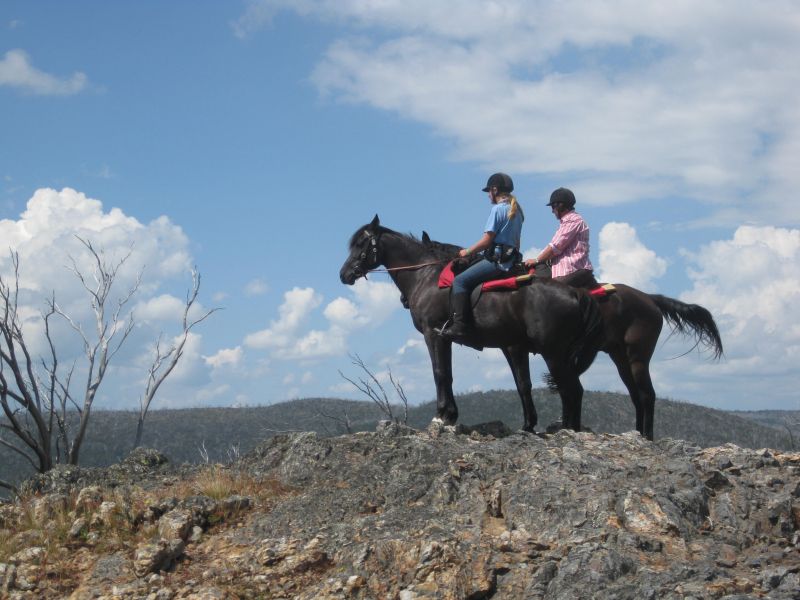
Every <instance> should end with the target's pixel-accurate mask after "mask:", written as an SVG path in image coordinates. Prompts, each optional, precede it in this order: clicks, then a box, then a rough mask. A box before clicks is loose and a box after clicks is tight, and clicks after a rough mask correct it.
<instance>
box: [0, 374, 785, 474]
mask: <svg viewBox="0 0 800 600" xmlns="http://www.w3.org/2000/svg"><path fill="white" fill-rule="evenodd" d="M456 402H457V403H458V408H459V411H460V417H459V423H463V424H467V425H470V424H476V423H486V422H489V421H498V420H499V421H503V422H504V423H506V424H507V425H508V426H509V427H511V428H512V429H516V428H518V427H520V426H521V424H522V409H521V406H520V402H519V398H518V397H517V393H516V392H515V391H512V390H491V391H487V392H475V393H468V394H462V395H459V396H457V398H456ZM534 402H535V403H536V410H537V411H538V414H539V424H538V426H537V431H544V429H545V428H546V427H547V425H548V424H550V423H552V422H554V421H556V420H557V419H558V417H559V416H560V413H561V401H560V399H559V398H558V396H557V395H556V394H553V393H551V392H549V391H547V390H545V389H537V390H535V391H534ZM435 410H436V409H435V402H427V403H425V404H422V405H419V406H409V415H408V424H409V425H411V426H412V427H415V428H424V427H426V426H427V425H428V424H429V423H430V420H431V418H432V417H433V415H434V414H435ZM764 412H765V413H768V415H769V416H768V418H767V416H765V415H763V414H761V413H746V412H737V413H733V412H727V411H721V410H716V409H712V408H706V407H703V406H698V405H695V404H689V403H686V402H677V401H673V400H664V399H659V400H658V401H657V402H656V417H655V437H656V439H660V438H667V437H668V438H675V439H684V440H687V441H689V442H691V443H693V444H696V445H698V446H701V447H711V446H719V445H722V444H725V443H732V444H736V445H737V446H741V447H745V448H774V449H779V450H790V449H792V444H793V439H792V436H790V435H789V432H788V431H787V430H786V428H785V427H784V426H782V425H781V423H782V422H795V423H796V422H798V421H799V420H800V419H798V417H800V413H798V411H764ZM402 414H403V409H402V407H399V406H398V407H396V409H395V416H397V417H401V418H402ZM385 418H386V417H385V416H384V415H383V413H381V411H380V410H379V409H378V408H377V407H376V406H375V405H374V404H373V403H371V402H369V401H356V400H342V399H336V398H304V399H299V400H291V401H287V402H281V403H278V404H272V405H269V406H257V407H241V408H194V409H179V410H178V409H173V410H155V411H152V412H151V413H150V416H149V417H148V421H147V427H146V429H145V435H144V440H143V445H144V446H145V447H150V448H156V449H157V450H159V451H161V452H163V453H164V454H165V455H167V456H168V457H169V458H170V460H171V461H172V462H174V463H180V462H191V463H197V462H201V460H202V458H201V455H202V453H203V452H205V453H207V456H208V459H209V460H210V461H211V462H223V463H224V462H229V460H230V459H231V458H232V457H234V456H235V455H236V454H237V453H238V454H244V453H245V452H248V451H250V450H252V449H253V448H254V447H255V446H256V445H257V444H258V443H259V442H261V441H263V440H264V439H265V438H269V437H271V436H273V435H275V434H277V433H282V432H291V431H316V432H317V433H319V434H321V435H328V436H333V435H340V434H343V433H346V432H347V426H346V424H345V423H346V422H347V421H348V420H349V427H350V430H351V431H354V432H355V431H372V430H374V429H375V426H376V424H377V422H378V421H379V420H381V419H385ZM583 426H584V428H589V429H591V430H592V431H594V432H596V433H600V432H607V433H622V432H625V431H630V430H633V429H634V428H635V413H634V409H633V405H632V404H631V401H630V399H629V398H628V396H626V395H623V394H618V393H610V392H591V391H588V392H586V393H585V395H584V401H583ZM135 429H136V414H135V413H133V412H130V411H103V410H96V411H95V412H94V414H93V417H92V421H91V423H90V426H89V431H88V434H87V438H86V442H85V443H84V447H83V452H82V454H81V458H82V461H81V465H82V466H106V465H109V464H111V463H114V462H117V461H119V460H121V459H122V458H123V457H125V456H126V455H127V454H128V453H129V452H130V450H131V445H132V443H133V438H134V433H135ZM798 440H800V434H798V432H795V433H794V442H795V443H796V442H797V441H798ZM28 474H29V470H26V465H25V463H24V462H23V461H22V460H21V459H20V458H19V457H17V456H16V455H14V454H13V453H11V452H10V451H8V450H5V449H0V479H6V480H12V481H19V480H20V478H21V476H27V475H28Z"/></svg>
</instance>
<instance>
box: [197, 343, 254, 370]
mask: <svg viewBox="0 0 800 600" xmlns="http://www.w3.org/2000/svg"><path fill="white" fill-rule="evenodd" d="M243 356H244V351H243V350H242V347H241V346H236V347H235V348H223V349H221V350H219V351H218V352H217V353H216V354H212V355H211V356H204V357H203V359H204V360H205V361H206V364H207V365H209V366H211V367H212V368H214V369H218V368H220V367H223V366H226V365H231V366H236V365H238V364H239V363H240V362H241V360H242V357H243Z"/></svg>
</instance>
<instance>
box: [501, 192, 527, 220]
mask: <svg viewBox="0 0 800 600" xmlns="http://www.w3.org/2000/svg"><path fill="white" fill-rule="evenodd" d="M498 196H500V197H501V198H508V203H509V204H510V205H511V208H510V209H509V210H508V218H509V219H513V218H514V215H516V214H517V210H522V207H521V206H520V205H519V202H518V201H517V197H516V196H515V195H514V194H511V193H509V192H502V193H500V194H498Z"/></svg>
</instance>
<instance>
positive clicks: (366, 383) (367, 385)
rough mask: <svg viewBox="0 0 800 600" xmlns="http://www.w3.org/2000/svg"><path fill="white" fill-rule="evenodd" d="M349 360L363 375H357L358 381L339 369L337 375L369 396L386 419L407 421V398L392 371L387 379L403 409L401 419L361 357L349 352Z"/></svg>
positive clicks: (400, 421) (384, 390)
mask: <svg viewBox="0 0 800 600" xmlns="http://www.w3.org/2000/svg"><path fill="white" fill-rule="evenodd" d="M350 360H351V362H352V363H353V364H354V365H355V366H356V367H358V368H359V369H361V370H362V371H363V372H364V374H365V376H364V377H359V378H358V381H355V380H353V379H351V378H349V377H347V376H346V375H345V374H344V373H342V372H341V371H339V375H341V377H342V378H343V379H344V380H345V381H348V382H350V384H352V385H353V387H355V388H356V389H357V390H358V391H359V392H361V393H362V394H364V395H365V396H367V398H369V399H370V400H371V401H372V402H373V403H374V404H375V405H376V406H377V407H378V408H379V409H380V410H381V412H382V413H383V414H384V415H385V416H386V417H387V419H388V420H390V421H394V422H396V423H403V424H405V423H408V399H407V398H406V395H405V392H404V391H403V388H402V386H401V385H400V383H399V382H398V381H397V380H396V379H395V378H394V376H393V375H392V371H391V370H389V381H390V382H391V383H392V387H394V390H395V393H396V394H397V396H398V397H399V398H400V400H401V402H402V405H403V409H404V410H403V417H402V419H401V418H400V417H395V415H394V409H393V406H392V403H391V401H390V400H389V396H388V395H387V393H386V389H385V388H384V387H383V385H382V384H381V382H380V381H378V378H377V377H376V376H375V374H374V373H373V372H372V371H371V370H370V369H369V367H368V366H367V365H366V364H365V363H364V361H363V360H362V359H361V357H360V356H359V355H358V354H351V355H350Z"/></svg>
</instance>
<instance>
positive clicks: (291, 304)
mask: <svg viewBox="0 0 800 600" xmlns="http://www.w3.org/2000/svg"><path fill="white" fill-rule="evenodd" d="M350 291H351V293H352V295H353V300H351V299H349V298H341V297H340V298H336V299H334V300H333V301H331V302H329V303H328V304H327V305H326V306H325V308H324V309H323V315H324V316H325V318H326V319H327V320H328V323H329V326H328V328H327V329H310V330H307V329H305V328H304V326H305V325H306V323H307V321H308V320H309V319H310V318H311V315H312V313H313V312H314V310H316V309H317V308H318V307H319V305H320V304H321V303H322V297H321V296H320V295H319V294H317V293H316V292H315V291H314V290H313V289H312V288H303V289H300V288H294V289H292V290H291V291H289V292H287V293H286V294H285V295H284V302H283V304H282V305H281V306H280V308H279V309H278V312H279V318H278V319H277V320H274V321H272V322H271V323H270V326H269V327H267V328H266V329H262V330H261V331H257V332H254V333H251V334H249V335H247V336H246V337H245V340H244V344H245V346H248V347H251V348H256V349H262V350H263V349H268V350H271V352H272V356H273V357H274V358H278V359H281V360H294V359H319V358H325V357H331V356H339V355H342V354H345V353H346V352H347V340H348V337H349V336H350V335H351V333H352V332H353V331H355V330H357V329H362V328H365V327H376V326H378V325H380V324H381V323H383V322H385V321H386V319H387V318H388V317H389V316H390V315H391V314H392V313H393V312H394V311H395V310H397V309H398V308H399V307H400V302H399V296H400V292H399V291H398V290H397V288H396V287H395V286H394V285H393V284H389V283H381V282H371V281H363V280H361V281H358V282H356V284H355V285H354V286H352V287H351V288H350Z"/></svg>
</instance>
